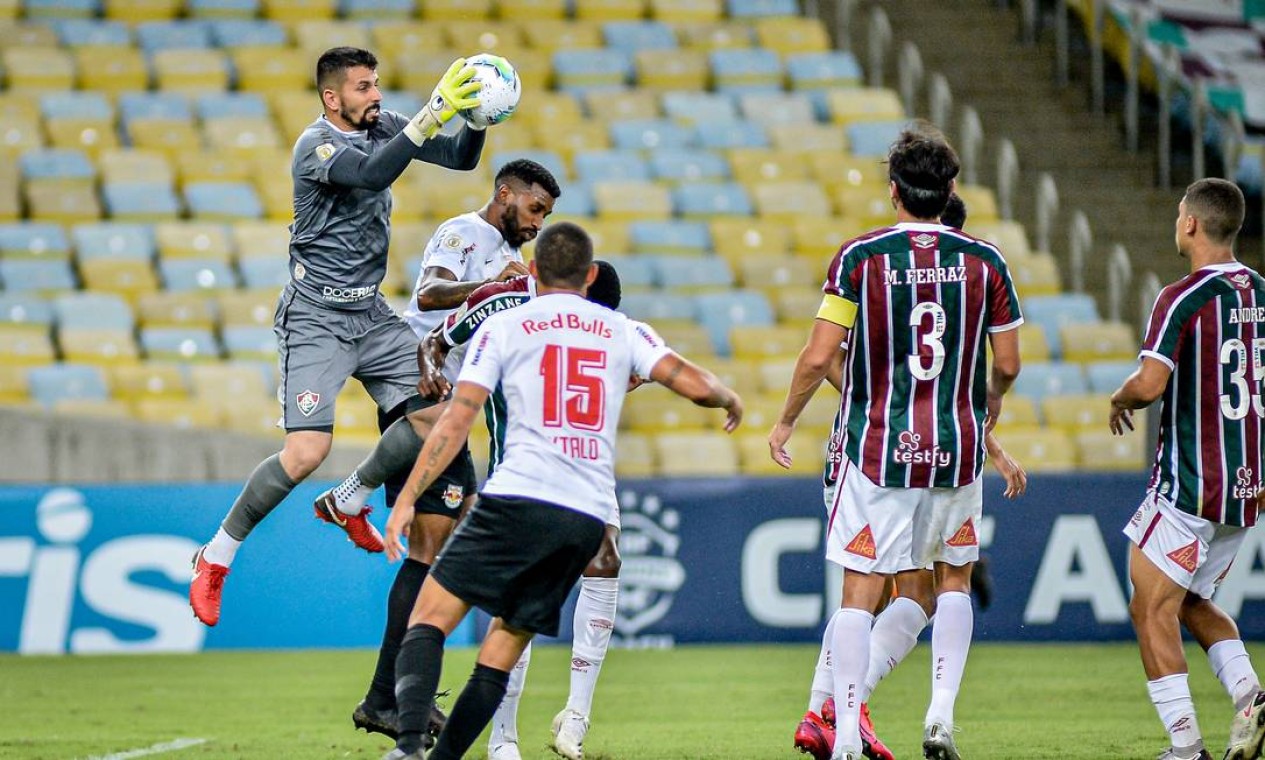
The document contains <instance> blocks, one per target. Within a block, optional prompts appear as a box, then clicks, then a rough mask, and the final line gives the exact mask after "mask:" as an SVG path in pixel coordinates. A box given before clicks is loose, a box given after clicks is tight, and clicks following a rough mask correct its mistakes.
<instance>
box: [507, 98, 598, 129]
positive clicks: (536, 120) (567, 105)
mask: <svg viewBox="0 0 1265 760" xmlns="http://www.w3.org/2000/svg"><path fill="white" fill-rule="evenodd" d="M583 121H584V111H583V110H582V109H581V108H580V101H579V100H577V99H576V98H575V96H573V95H571V93H568V92H528V93H524V94H523V97H522V99H521V100H520V101H519V108H518V111H516V112H515V113H514V125H515V128H524V127H531V128H535V127H538V126H541V125H544V126H545V127H547V128H551V129H553V130H555V131H562V130H564V129H569V128H570V127H571V126H573V125H576V124H579V123H581V122H583Z"/></svg>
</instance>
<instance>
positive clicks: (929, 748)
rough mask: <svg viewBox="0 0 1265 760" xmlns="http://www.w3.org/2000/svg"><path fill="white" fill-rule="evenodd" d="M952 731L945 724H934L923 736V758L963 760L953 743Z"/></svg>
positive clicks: (929, 759)
mask: <svg viewBox="0 0 1265 760" xmlns="http://www.w3.org/2000/svg"><path fill="white" fill-rule="evenodd" d="M956 730H957V729H956V728H955V729H953V730H952V731H951V730H949V729H948V728H946V727H945V725H944V724H943V723H932V724H931V725H930V726H927V728H926V730H925V731H923V734H922V756H923V757H924V758H926V760H962V756H961V755H959V754H958V748H957V745H956V744H954V743H953V731H956Z"/></svg>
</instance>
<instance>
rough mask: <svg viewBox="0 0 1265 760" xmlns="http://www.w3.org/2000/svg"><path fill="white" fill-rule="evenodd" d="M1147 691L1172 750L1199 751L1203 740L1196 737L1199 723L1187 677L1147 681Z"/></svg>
mask: <svg viewBox="0 0 1265 760" xmlns="http://www.w3.org/2000/svg"><path fill="white" fill-rule="evenodd" d="M1146 690H1147V692H1148V693H1150V695H1151V703H1152V704H1153V705H1155V711H1156V712H1157V713H1159V715H1160V722H1161V723H1163V724H1164V729H1165V730H1166V731H1168V738H1169V741H1170V742H1171V743H1172V745H1173V749H1176V750H1182V749H1187V750H1189V749H1193V748H1197V747H1202V746H1203V736H1202V735H1201V734H1200V733H1199V721H1198V720H1196V719H1195V703H1194V702H1192V701H1191V699H1190V687H1189V686H1188V685H1187V683H1186V674H1185V673H1175V674H1173V675H1171V676H1164V677H1163V678H1157V679H1155V680H1154V681H1147V682H1146ZM1189 754H1195V753H1194V752H1190V753H1189Z"/></svg>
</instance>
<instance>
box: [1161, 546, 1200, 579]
mask: <svg viewBox="0 0 1265 760" xmlns="http://www.w3.org/2000/svg"><path fill="white" fill-rule="evenodd" d="M1165 556H1167V557H1168V558H1169V559H1171V560H1173V564H1175V565H1177V566H1178V567H1180V568H1181V569H1183V570H1185V571H1186V572H1188V573H1193V572H1195V568H1197V567H1199V542H1198V541H1191V542H1190V544H1189V545H1187V546H1183V547H1182V548H1180V549H1174V550H1173V551H1171V552H1169V553H1168V554H1167V555H1165Z"/></svg>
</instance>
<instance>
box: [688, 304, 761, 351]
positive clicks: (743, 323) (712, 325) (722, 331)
mask: <svg viewBox="0 0 1265 760" xmlns="http://www.w3.org/2000/svg"><path fill="white" fill-rule="evenodd" d="M694 303H695V305H696V307H697V310H698V311H697V313H696V318H697V319H698V322H699V324H701V325H702V326H703V327H705V328H707V331H708V332H709V333H710V334H711V339H712V345H713V346H715V347H716V350H717V352H719V353H720V354H721V355H724V356H728V355H730V354H731V353H732V349H731V347H730V345H729V336H730V335H731V334H732V331H733V330H734V328H737V327H747V326H755V327H767V326H771V325H772V324H773V307H772V306H770V305H769V301H768V299H767V298H765V296H764V294H763V293H761V292H759V291H757V290H730V291H726V292H724V293H703V294H700V295H699V296H697V297H696V298H695V301H694Z"/></svg>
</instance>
